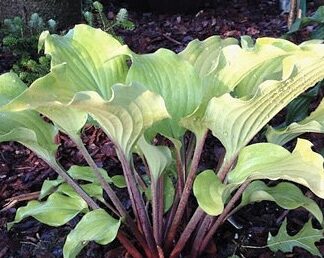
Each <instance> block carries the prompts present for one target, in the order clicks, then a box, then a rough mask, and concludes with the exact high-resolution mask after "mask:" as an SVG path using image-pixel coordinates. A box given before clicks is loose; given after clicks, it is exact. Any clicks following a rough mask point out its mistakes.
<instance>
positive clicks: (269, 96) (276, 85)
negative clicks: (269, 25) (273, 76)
mask: <svg viewBox="0 0 324 258" xmlns="http://www.w3.org/2000/svg"><path fill="white" fill-rule="evenodd" d="M229 47H231V46H229ZM227 48H228V47H227ZM227 48H226V49H227ZM323 52H324V51H323ZM306 53H308V51H306ZM233 62H234V61H233ZM323 78H324V58H323V57H317V56H315V54H314V53H313V55H305V53H304V52H301V53H300V52H297V53H296V54H295V55H293V56H290V57H288V58H286V59H285V60H284V67H283V80H281V81H275V80H270V81H265V82H264V83H262V84H261V85H260V86H259V90H258V91H257V93H256V94H255V95H254V97H253V98H251V99H249V100H243V99H237V98H233V97H232V96H231V95H230V94H224V95H222V96H221V97H214V98H212V99H211V100H210V101H209V103H208V105H207V108H206V111H205V112H203V110H199V109H198V110H197V111H196V114H192V115H191V116H189V117H187V118H186V119H184V120H183V121H182V123H183V124H184V125H185V126H186V127H187V128H188V129H190V130H193V131H195V130H197V129H196V126H198V127H199V128H203V127H206V128H209V129H211V131H212V133H213V135H214V136H215V137H217V138H218V139H219V140H220V141H221V142H222V144H223V145H224V147H225V149H226V157H225V160H226V161H228V160H233V159H234V158H235V157H236V155H237V154H238V152H239V151H240V149H241V148H242V147H244V146H245V145H246V144H247V143H248V142H249V141H250V140H251V139H252V138H253V136H254V135H256V134H257V133H258V132H259V131H260V130H261V129H262V127H263V126H264V125H266V123H267V122H269V121H270V119H271V118H272V117H273V116H274V115H275V114H277V113H278V112H279V111H280V110H281V109H282V108H284V107H285V106H286V105H287V104H288V103H289V102H290V101H291V100H292V99H294V98H295V97H296V96H298V95H299V94H301V93H302V92H304V91H305V90H306V89H308V88H309V87H311V86H313V85H314V84H315V83H316V82H317V81H319V80H321V79H323Z"/></svg>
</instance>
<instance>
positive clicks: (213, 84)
mask: <svg viewBox="0 0 324 258" xmlns="http://www.w3.org/2000/svg"><path fill="white" fill-rule="evenodd" d="M40 39H41V40H40V44H41V45H42V44H43V45H44V47H45V53H46V54H49V55H51V58H52V62H51V65H52V67H51V71H50V73H49V74H47V75H46V76H44V77H42V78H40V79H38V80H36V81H35V82H33V83H32V85H31V86H30V87H29V88H27V87H26V85H24V84H23V83H22V82H21V81H20V80H19V78H18V77H17V76H16V75H15V74H13V73H6V74H3V75H1V76H0V93H1V94H0V95H1V98H0V112H1V113H0V115H1V121H0V122H1V123H0V141H18V142H20V143H22V144H24V145H25V146H27V147H28V148H30V149H31V150H33V151H34V152H35V153H36V154H37V155H38V156H39V157H41V158H42V159H43V160H44V161H46V162H47V163H48V164H49V166H50V167H51V168H53V170H55V171H56V172H57V173H58V175H59V177H58V178H57V179H56V180H47V181H45V182H44V184H43V186H42V189H41V195H40V197H39V200H37V201H31V202H29V203H28V204H27V205H26V206H24V207H21V208H19V209H18V210H17V213H16V217H15V220H14V221H13V222H12V223H10V224H9V227H12V226H13V225H14V224H15V223H18V222H20V221H21V220H23V219H24V218H26V217H29V216H32V217H34V218H36V219H37V220H39V221H41V222H42V223H45V224H47V225H50V226H61V225H64V224H65V223H67V222H68V221H70V220H71V219H72V218H74V217H75V216H76V215H78V214H80V215H81V216H82V218H81V220H80V221H79V223H78V224H77V225H76V227H75V228H74V229H73V230H72V231H71V232H70V233H69V234H68V236H67V238H66V241H65V245H64V248H63V253H64V257H65V258H72V257H76V256H77V254H78V253H79V252H80V251H81V250H82V248H83V247H84V246H85V245H86V244H87V243H88V242H89V241H95V242H96V243H98V244H101V245H105V244H108V243H110V242H112V241H113V240H114V239H118V241H119V242H120V243H121V245H123V247H124V248H125V249H126V250H127V252H128V253H129V254H130V255H131V256H133V257H135V258H140V257H149V258H153V257H154V258H155V257H171V258H176V257H179V256H186V255H190V257H193V258H195V257H199V256H200V255H202V253H203V252H204V250H205V247H206V246H207V244H208V243H209V241H210V240H211V239H212V237H213V235H214V234H215V233H216V232H217V231H218V229H219V227H220V226H221V225H222V224H223V223H224V222H225V221H226V220H227V219H228V218H229V216H231V215H233V214H235V212H236V211H237V210H238V209H240V208H241V207H243V206H245V205H247V204H249V203H253V202H259V201H262V200H268V201H273V202H275V203H277V204H278V205H279V206H280V207H283V208H285V209H287V210H291V209H295V208H298V207H302V208H304V209H306V210H307V211H309V213H310V214H311V215H312V216H313V217H314V219H316V220H317V221H318V222H319V223H320V224H323V214H322V211H321V209H320V208H319V206H318V205H317V204H316V202H314V201H313V200H312V199H310V198H309V197H307V196H305V195H304V193H303V192H302V191H301V190H300V189H299V188H298V186H296V184H299V185H302V186H304V187H306V188H308V189H309V190H310V191H312V192H313V193H314V194H315V195H317V196H318V197H320V198H324V187H323V185H324V169H323V160H324V159H323V157H322V156H321V155H319V154H318V153H316V152H314V151H313V150H312V148H311V147H312V143H311V142H310V141H308V140H305V139H298V140H297V144H296V145H295V147H294V149H293V151H288V150H287V149H286V148H284V147H283V146H282V145H283V144H285V143H286V142H288V141H290V140H292V139H295V138H296V137H298V136H300V135H301V134H302V133H304V132H310V131H316V132H319V133H323V132H324V116H323V114H324V101H323V100H322V101H321V104H320V105H319V106H318V107H317V108H316V110H315V111H314V112H313V113H311V114H310V115H309V116H307V117H306V118H304V119H302V120H301V121H299V122H298V124H296V123H292V124H289V125H288V128H289V127H293V128H292V129H291V128H289V130H286V131H284V132H280V133H277V132H275V133H273V132H270V131H268V132H267V133H266V135H267V139H268V142H258V143H252V144H251V143H250V142H251V141H252V140H253V139H255V136H256V135H257V134H258V133H259V132H260V131H261V130H262V129H263V128H264V127H265V126H266V125H267V124H268V123H269V122H270V120H271V119H272V118H273V117H274V116H275V115H276V114H277V113H278V112H280V110H282V109H283V108H284V107H286V106H287V105H288V104H289V103H290V102H291V101H292V100H293V99H295V98H296V97H297V96H298V95H300V94H302V93H303V92H305V91H306V90H308V89H310V88H312V87H313V86H314V85H315V84H316V83H317V82H319V81H321V80H322V79H323V78H324V45H323V44H321V43H319V42H318V41H307V42H304V43H302V44H300V45H296V44H293V43H291V42H289V41H287V40H284V39H276V38H260V39H258V40H257V41H256V42H255V43H254V42H253V41H252V39H251V38H250V37H242V38H241V40H240V41H238V40H236V39H234V38H227V39H222V38H221V37H218V36H213V37H210V38H208V39H206V40H204V41H199V40H194V41H192V42H190V43H189V45H188V46H187V47H186V49H185V50H183V51H182V52H180V53H179V54H177V53H174V52H173V51H170V50H167V49H159V50H158V51H156V52H155V53H152V54H144V55H141V54H137V53H134V52H133V51H131V50H130V49H129V48H128V47H127V46H126V45H122V44H121V43H120V42H119V41H118V40H116V39H115V38H114V37H113V36H111V35H108V34H107V33H105V32H104V31H102V30H100V29H94V28H92V27H90V26H87V25H77V26H76V27H75V28H74V29H73V30H71V31H70V32H69V33H67V34H66V35H65V36H59V35H53V34H50V33H49V32H44V33H43V34H42V35H41V37H40ZM129 59H131V64H130V65H129ZM63 113H64V116H62V114H63ZM40 114H42V115H44V116H46V117H48V118H49V119H51V121H52V122H53V124H49V123H46V122H45V121H44V120H43V119H42V117H41V116H40ZM88 116H90V117H91V118H92V119H93V120H95V121H96V123H97V125H98V126H100V127H101V128H102V130H103V131H104V132H105V133H106V134H107V136H108V137H109V139H110V140H111V141H112V143H113V144H114V146H115V149H116V153H117V155H118V158H119V160H120V163H121V165H122V171H121V174H122V175H119V176H118V177H117V178H114V177H110V176H109V171H105V170H103V169H102V168H100V167H98V166H97V164H96V163H95V162H94V160H93V159H92V157H91V156H90V154H89V152H88V151H87V149H86V147H85V146H84V144H83V142H82V140H81V137H80V134H81V130H82V128H83V127H84V126H85V124H86V122H87V121H89V120H88ZM58 131H62V132H64V133H65V134H67V135H68V136H69V137H70V138H71V140H72V141H73V142H74V143H75V144H76V146H77V148H78V149H79V150H80V152H81V153H82V155H83V156H84V158H85V160H86V161H87V163H88V164H89V166H87V167H76V166H73V167H71V168H70V169H68V170H67V171H65V170H64V169H62V167H61V165H60V164H59V162H58V161H57V159H56V152H57V148H58V146H57V144H56V143H55V141H54V138H55V136H56V134H57V133H58ZM209 131H210V132H211V133H212V135H213V136H214V137H215V138H217V139H218V140H219V141H220V142H221V143H222V145H223V148H224V151H225V156H224V157H217V159H218V162H219V165H218V166H216V164H215V166H213V168H215V167H218V169H206V170H203V171H201V170H200V169H199V161H200V157H201V154H202V152H203V148H204V145H205V141H206V137H207V134H208V132H209ZM185 134H189V135H191V137H190V139H191V140H189V143H188V144H187V141H186V137H185ZM157 135H160V137H161V136H163V137H165V138H166V139H167V140H168V141H171V143H172V144H169V145H158V144H154V142H155V141H154V139H155V137H156V136H157ZM134 154H136V156H137V157H140V159H141V161H142V165H143V166H142V167H143V168H144V169H143V170H145V171H139V167H137V166H135V164H134ZM210 155H214V153H210ZM170 171H171V173H170ZM143 173H145V176H143ZM263 179H268V180H274V181H276V180H285V181H286V182H280V183H279V184H277V185H276V186H271V185H268V184H266V183H264V182H263V181H261V180H263ZM115 186H117V187H126V188H127V191H128V194H129V198H130V201H131V210H127V209H126V208H125V207H124V206H123V204H122V202H121V200H120V199H119V197H118V195H117V194H116V192H115V191H114V187H115ZM103 192H105V193H106V195H107V196H108V198H105V197H104V195H103ZM192 194H193V195H194V196H192ZM240 197H242V199H241V202H240V203H238V204H237V202H238V201H239V199H240ZM193 198H195V199H193ZM197 203H198V205H197ZM314 232H316V237H313V238H312V239H311V240H310V241H308V242H307V243H306V244H305V243H304V242H301V241H299V240H300V239H301V238H305V235H306V236H307V237H308V235H309V234H313V233H314ZM319 232H320V233H319ZM322 232H323V230H322V229H321V230H319V231H317V230H315V229H312V225H311V223H308V224H306V225H305V228H304V230H301V231H300V233H297V234H296V235H295V236H292V237H291V238H290V239H288V240H289V241H290V243H289V248H288V247H287V245H282V239H283V238H284V237H286V235H287V234H286V231H285V224H283V227H282V228H281V229H280V231H279V233H278V236H272V235H271V237H269V242H268V246H269V247H270V248H271V250H274V251H276V250H282V251H284V252H286V251H287V252H288V251H290V250H291V249H290V248H291V247H292V246H300V245H301V244H300V243H302V244H303V245H302V246H303V248H306V249H307V250H308V251H310V252H312V253H313V254H316V255H317V254H318V253H319V251H318V250H317V248H315V247H314V242H315V241H317V240H318V239H320V238H322V237H321V236H319V234H322ZM298 241H299V242H298ZM312 241H313V242H312Z"/></svg>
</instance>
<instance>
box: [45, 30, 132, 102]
mask: <svg viewBox="0 0 324 258" xmlns="http://www.w3.org/2000/svg"><path fill="white" fill-rule="evenodd" d="M40 44H44V46H45V54H49V55H50V56H51V58H52V59H51V62H52V63H51V66H52V68H53V67H55V66H57V65H61V64H63V63H64V64H65V66H66V74H67V76H68V79H69V81H70V83H71V84H70V85H65V88H66V90H68V91H70V92H72V93H76V92H79V91H88V90H93V91H96V92H98V93H99V94H100V95H101V96H102V97H103V98H104V99H106V100H108V99H110V98H111V96H112V90H111V86H112V85H114V84H115V83H122V82H125V78H126V74H127V70H128V68H127V64H126V62H125V57H124V56H118V57H114V58H113V59H110V58H111V57H112V53H113V52H114V51H115V50H116V49H118V48H120V47H121V46H122V45H121V44H120V42H119V41H118V40H116V39H115V38H114V37H113V36H111V35H109V34H107V33H106V32H104V31H102V30H101V29H94V28H92V27H91V26H88V25H84V24H80V25H76V26H75V27H74V29H72V30H70V31H69V32H68V33H67V34H66V35H65V36H59V35H55V34H53V35H50V34H49V33H48V32H43V34H42V35H41V37H40ZM109 59H110V60H109ZM107 60H109V61H107ZM54 94H55V93H54ZM73 95H74V94H73Z"/></svg>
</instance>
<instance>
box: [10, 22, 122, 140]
mask: <svg viewBox="0 0 324 258" xmlns="http://www.w3.org/2000/svg"><path fill="white" fill-rule="evenodd" d="M40 44H44V45H45V53H46V54H49V55H51V57H52V64H51V66H52V67H51V72H50V74H48V75H47V76H45V77H43V78H41V79H39V80H37V81H35V82H34V83H33V84H32V85H31V86H30V87H29V88H28V90H26V91H25V92H24V94H22V95H21V96H19V97H18V98H17V99H16V100H15V101H14V102H13V103H11V104H10V105H9V106H7V110H12V111H13V110H14V111H17V110H18V111H19V110H24V109H36V110H37V111H39V112H41V113H42V114H44V115H45V116H47V117H49V118H50V119H51V120H52V121H53V122H54V123H55V124H57V125H58V126H59V128H60V129H61V130H63V131H64V132H65V133H67V134H68V135H69V136H72V138H73V137H76V135H77V134H78V133H79V131H80V129H81V128H82V127H83V126H84V124H85V123H86V121H87V113H86V112H84V111H80V110H71V109H70V108H67V107H66V106H62V104H66V103H68V102H69V101H70V100H71V99H72V98H73V96H74V95H75V94H76V93H77V92H80V91H85V90H87V91H96V92H97V93H98V94H99V95H101V96H102V97H103V98H104V99H106V100H108V99H110V98H111V96H112V89H111V87H112V86H113V85H114V84H115V83H117V82H124V81H125V78H126V73H127V69H128V68H127V65H126V62H125V57H123V56H119V57H115V58H113V59H110V57H111V53H112V52H114V51H115V50H116V49H118V48H120V47H121V44H120V43H119V42H118V41H117V40H116V39H114V38H113V37H112V36H110V35H108V34H107V33H105V32H103V31H101V30H100V29H94V28H92V27H90V26H87V25H77V26H75V28H74V29H72V30H70V31H69V33H68V34H67V35H65V36H58V35H50V34H49V33H48V32H44V33H43V34H42V35H41V39H40ZM109 59H110V60H109ZM107 60H109V61H107ZM63 113H64V116H62V114H63Z"/></svg>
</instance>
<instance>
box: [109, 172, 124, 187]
mask: <svg viewBox="0 0 324 258" xmlns="http://www.w3.org/2000/svg"><path fill="white" fill-rule="evenodd" d="M111 180H112V181H113V183H114V185H115V186H116V187H118V188H125V187H126V186H127V185H126V180H125V177H124V176H122V175H115V176H112V177H111Z"/></svg>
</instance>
